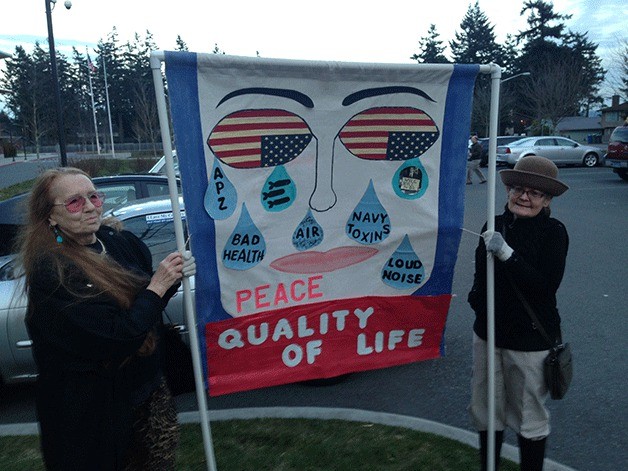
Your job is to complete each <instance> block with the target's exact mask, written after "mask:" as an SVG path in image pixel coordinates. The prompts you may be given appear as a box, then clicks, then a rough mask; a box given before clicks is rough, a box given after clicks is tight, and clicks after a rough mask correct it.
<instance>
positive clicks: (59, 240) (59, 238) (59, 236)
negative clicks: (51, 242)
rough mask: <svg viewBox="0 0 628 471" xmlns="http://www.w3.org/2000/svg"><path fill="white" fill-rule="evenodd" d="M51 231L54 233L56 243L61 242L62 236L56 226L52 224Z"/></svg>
mask: <svg viewBox="0 0 628 471" xmlns="http://www.w3.org/2000/svg"><path fill="white" fill-rule="evenodd" d="M52 232H54V234H55V239H56V240H57V244H61V243H63V237H62V236H61V233H60V232H59V231H58V230H57V226H52Z"/></svg>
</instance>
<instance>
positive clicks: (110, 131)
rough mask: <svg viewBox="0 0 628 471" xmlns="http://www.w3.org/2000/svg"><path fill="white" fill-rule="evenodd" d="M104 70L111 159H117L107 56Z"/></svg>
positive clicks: (103, 64) (104, 61)
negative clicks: (112, 124)
mask: <svg viewBox="0 0 628 471" xmlns="http://www.w3.org/2000/svg"><path fill="white" fill-rule="evenodd" d="M102 70H103V74H104V76H105V98H106V100H107V116H108V117H109V134H110V135H111V157H113V158H115V157H116V149H115V147H114V146H113V126H111V106H109V87H108V86H107V64H106V60H105V56H102Z"/></svg>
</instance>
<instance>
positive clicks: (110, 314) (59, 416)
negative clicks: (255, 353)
mask: <svg viewBox="0 0 628 471" xmlns="http://www.w3.org/2000/svg"><path fill="white" fill-rule="evenodd" d="M97 235H98V237H99V238H100V239H101V240H102V241H103V242H104V243H105V246H106V247H107V254H108V256H111V257H113V258H114V259H115V260H116V261H117V262H118V263H120V264H121V265H123V266H125V267H127V268H130V269H132V270H136V271H138V272H143V273H145V274H146V275H150V274H151V272H152V262H151V255H150V251H149V250H148V248H147V247H146V245H145V244H144V243H143V242H141V241H140V240H139V239H138V238H137V237H135V236H134V235H133V234H131V233H130V232H125V231H123V232H121V233H117V232H114V231H113V230H111V229H109V228H104V227H103V228H101V229H100V231H99V232H98V234H97ZM50 261H51V259H50V258H49V257H48V256H46V255H44V256H42V258H41V259H40V263H39V265H38V267H37V269H36V270H35V272H34V273H33V277H32V283H31V285H30V286H29V316H28V320H27V327H28V331H29V334H30V336H31V339H32V340H33V355H34V357H35V361H36V363H37V367H38V371H39V378H38V384H37V397H36V408H37V417H38V420H39V423H40V431H41V444H42V451H43V455H44V460H45V463H46V467H47V469H50V470H63V471H68V470H90V471H91V470H114V469H121V467H122V466H123V461H124V456H125V454H126V453H127V446H128V443H129V439H130V434H131V429H132V415H131V413H132V407H133V405H134V399H135V396H136V395H137V389H138V388H141V386H142V385H143V384H145V383H146V382H152V381H155V377H156V375H159V365H158V364H157V363H156V357H157V355H152V356H151V357H153V358H150V357H146V358H145V359H141V360H139V361H135V360H134V359H133V361H129V357H131V358H133V356H134V354H135V352H136V351H137V350H138V348H139V347H140V346H141V345H142V343H143V342H144V339H145V337H146V335H147V333H148V332H149V331H150V330H151V329H152V328H153V327H154V326H155V324H156V323H157V322H158V320H159V319H160V315H161V312H162V311H163V309H164V307H165V305H166V302H167V300H168V299H169V295H170V294H171V293H169V295H168V296H164V298H163V299H162V298H160V297H159V296H158V295H157V294H155V293H154V292H152V291H149V290H145V289H144V290H141V291H140V292H139V294H138V295H137V297H136V299H135V302H134V303H133V305H132V306H131V307H130V309H129V310H123V309H121V308H120V307H119V306H118V305H117V303H116V302H115V301H114V300H113V299H111V298H109V297H108V296H106V295H98V296H96V297H90V298H87V299H82V298H77V297H76V296H75V295H73V294H72V293H70V292H69V290H67V289H65V288H63V287H62V286H60V285H59V283H58V278H57V273H56V271H54V270H53V269H52V265H51V264H50ZM70 279H71V283H72V287H73V289H83V290H85V289H90V287H89V280H87V279H86V278H85V277H84V276H83V274H82V273H81V272H80V271H79V270H78V269H75V270H74V272H73V273H71V274H70Z"/></svg>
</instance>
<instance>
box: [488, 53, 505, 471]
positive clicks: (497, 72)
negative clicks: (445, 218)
mask: <svg viewBox="0 0 628 471" xmlns="http://www.w3.org/2000/svg"><path fill="white" fill-rule="evenodd" d="M491 67H492V70H491V110H490V115H489V117H490V125H489V133H488V136H489V137H488V195H487V200H486V214H487V216H486V217H487V224H486V228H487V230H489V231H494V230H495V182H496V176H497V175H496V173H497V171H496V166H497V122H498V118H499V84H500V79H501V76H502V71H501V68H500V67H499V66H498V65H495V64H491ZM494 274H495V261H494V260H493V254H491V253H490V252H488V251H487V252H486V314H487V325H486V332H487V339H486V343H487V369H488V375H487V378H488V388H487V389H488V390H487V392H486V394H487V396H488V430H487V431H486V432H487V460H486V464H487V468H486V469H487V471H494V470H495V277H494Z"/></svg>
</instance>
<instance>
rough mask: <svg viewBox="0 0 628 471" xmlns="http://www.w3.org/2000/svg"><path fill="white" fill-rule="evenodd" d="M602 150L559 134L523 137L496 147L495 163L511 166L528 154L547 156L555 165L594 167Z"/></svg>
mask: <svg viewBox="0 0 628 471" xmlns="http://www.w3.org/2000/svg"><path fill="white" fill-rule="evenodd" d="M603 154H604V151H603V150H602V149H600V148H597V147H592V146H583V145H581V144H578V143H577V142H576V141H572V140H571V139H567V138H566V137H561V136H536V137H525V138H523V139H519V140H518V141H514V142H511V143H510V144H508V145H505V146H499V147H497V164H498V165H499V164H502V165H508V166H510V167H513V166H514V165H515V164H516V163H517V162H518V161H519V159H521V158H522V157H527V156H528V155H540V156H542V157H547V158H548V159H550V160H551V161H553V162H554V163H555V164H556V165H584V166H585V167H595V166H596V165H597V164H598V163H599V162H600V160H601V159H602V155H603Z"/></svg>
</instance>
